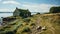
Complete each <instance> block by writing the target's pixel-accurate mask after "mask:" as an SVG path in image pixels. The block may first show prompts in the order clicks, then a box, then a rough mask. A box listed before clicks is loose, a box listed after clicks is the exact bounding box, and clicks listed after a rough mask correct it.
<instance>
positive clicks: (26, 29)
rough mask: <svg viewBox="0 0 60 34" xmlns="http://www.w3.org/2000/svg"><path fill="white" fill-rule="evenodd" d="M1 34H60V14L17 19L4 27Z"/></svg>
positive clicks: (0, 29) (0, 31)
mask: <svg viewBox="0 0 60 34" xmlns="http://www.w3.org/2000/svg"><path fill="white" fill-rule="evenodd" d="M38 26H39V28H38ZM40 27H41V28H40ZM43 28H44V29H43ZM0 34H60V13H54V14H37V15H33V16H32V17H28V18H24V19H22V18H21V17H17V19H16V20H15V21H13V22H10V23H8V25H6V26H2V27H1V28H0Z"/></svg>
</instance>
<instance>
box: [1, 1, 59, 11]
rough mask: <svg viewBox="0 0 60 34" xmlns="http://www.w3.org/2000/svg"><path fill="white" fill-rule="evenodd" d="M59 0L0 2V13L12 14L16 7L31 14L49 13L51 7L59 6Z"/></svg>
mask: <svg viewBox="0 0 60 34" xmlns="http://www.w3.org/2000/svg"><path fill="white" fill-rule="evenodd" d="M59 2H60V0H0V12H13V11H14V10H15V8H16V7H18V8H21V9H29V10H30V11H31V12H49V9H50V8H51V7H52V6H60V3H59Z"/></svg>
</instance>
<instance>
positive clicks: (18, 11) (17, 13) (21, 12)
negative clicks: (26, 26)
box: [13, 8, 31, 18]
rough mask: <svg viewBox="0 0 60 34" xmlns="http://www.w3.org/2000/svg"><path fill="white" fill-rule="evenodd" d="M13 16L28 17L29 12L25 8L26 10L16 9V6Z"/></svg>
mask: <svg viewBox="0 0 60 34" xmlns="http://www.w3.org/2000/svg"><path fill="white" fill-rule="evenodd" d="M13 16H15V17H16V16H21V17H25V18H26V17H29V16H31V12H30V11H29V10H28V9H27V10H24V9H18V8H16V9H15V11H14V12H13Z"/></svg>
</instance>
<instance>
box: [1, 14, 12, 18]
mask: <svg viewBox="0 0 60 34" xmlns="http://www.w3.org/2000/svg"><path fill="white" fill-rule="evenodd" d="M9 16H13V13H0V18H1V17H9Z"/></svg>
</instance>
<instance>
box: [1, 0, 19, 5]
mask: <svg viewBox="0 0 60 34" xmlns="http://www.w3.org/2000/svg"><path fill="white" fill-rule="evenodd" d="M2 3H3V4H15V5H20V3H19V2H17V1H12V0H10V1H3V2H2Z"/></svg>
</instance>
